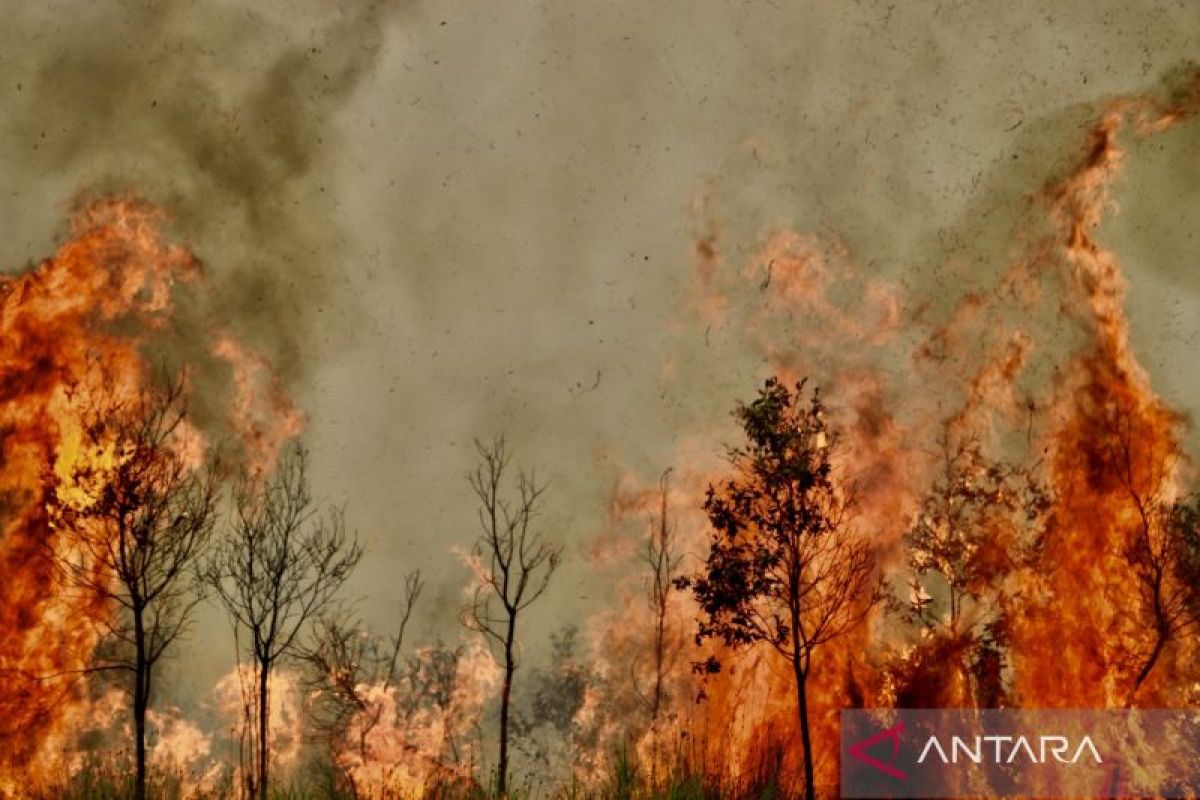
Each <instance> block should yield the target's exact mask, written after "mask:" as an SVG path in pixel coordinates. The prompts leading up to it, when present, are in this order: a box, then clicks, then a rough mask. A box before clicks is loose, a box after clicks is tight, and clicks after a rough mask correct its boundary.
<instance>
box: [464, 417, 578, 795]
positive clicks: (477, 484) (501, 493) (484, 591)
mask: <svg viewBox="0 0 1200 800" xmlns="http://www.w3.org/2000/svg"><path fill="white" fill-rule="evenodd" d="M475 446H476V449H477V450H478V452H479V465H478V466H477V467H476V468H475V470H474V471H473V472H471V473H470V474H469V475H468V476H467V479H468V482H469V483H470V485H471V489H472V491H473V492H474V493H475V497H476V498H477V499H478V501H479V525H480V528H481V533H480V535H479V537H478V539H476V541H475V545H474V547H473V548H472V551H471V554H472V557H473V558H474V559H475V562H476V565H477V570H478V575H477V578H478V580H479V584H478V585H477V586H476V588H475V594H474V596H473V598H472V601H471V603H470V604H469V605H468V606H467V607H466V608H465V609H464V610H463V614H462V621H463V625H464V626H465V627H466V628H468V629H469V630H472V631H475V632H478V633H481V634H483V636H484V637H485V638H486V639H487V641H488V644H489V646H490V647H491V648H492V656H493V658H495V659H496V663H497V664H499V665H500V666H501V667H502V668H503V670H504V683H503V686H502V688H501V694H500V730H499V736H498V738H499V742H498V750H499V755H498V758H497V765H496V794H497V796H498V797H501V798H503V797H507V794H508V761H509V757H508V744H509V741H508V739H509V713H510V706H511V702H512V685H513V675H514V673H515V672H516V669H517V666H518V653H517V623H518V621H519V618H520V616H521V613H522V612H524V611H525V610H526V609H528V608H529V607H530V606H531V605H533V604H534V603H535V602H536V601H537V600H538V598H540V597H541V596H542V595H543V594H545V592H546V589H547V588H548V587H549V585H550V579H551V577H553V575H554V572H555V570H557V569H558V565H559V563H560V561H561V559H562V550H561V548H559V547H557V546H555V545H552V544H549V543H548V542H546V541H545V540H544V539H543V538H542V536H541V534H540V533H538V532H537V531H536V530H535V529H534V521H535V519H536V518H537V516H538V514H539V513H540V511H541V503H542V497H543V495H544V493H545V490H546V485H545V484H539V483H538V482H537V480H536V478H535V476H534V475H533V474H532V473H527V472H525V471H523V470H521V471H518V472H517V475H516V481H515V487H514V488H515V491H514V492H512V494H511V495H509V496H506V494H505V489H504V482H505V479H506V477H507V476H508V474H509V471H510V468H511V457H510V454H509V452H508V449H507V447H506V446H505V443H504V439H503V437H497V438H496V439H494V440H493V441H492V443H491V444H486V445H485V444H483V443H481V442H478V441H476V443H475Z"/></svg>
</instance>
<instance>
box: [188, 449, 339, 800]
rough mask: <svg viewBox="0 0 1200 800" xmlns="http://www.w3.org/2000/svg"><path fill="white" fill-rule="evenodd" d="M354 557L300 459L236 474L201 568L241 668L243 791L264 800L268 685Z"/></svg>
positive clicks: (288, 454) (290, 454)
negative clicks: (221, 533)
mask: <svg viewBox="0 0 1200 800" xmlns="http://www.w3.org/2000/svg"><path fill="white" fill-rule="evenodd" d="M361 556H362V548H361V547H360V546H359V544H358V540H357V537H355V536H354V535H353V534H350V533H347V531H346V522H345V514H344V512H343V510H342V509H340V508H331V509H329V511H328V512H327V513H325V514H322V513H320V511H319V509H318V508H317V506H316V502H315V500H314V498H313V495H312V489H311V487H310V484H309V478H308V451H307V450H305V449H304V448H303V447H302V446H301V445H299V444H294V445H292V446H290V447H289V448H288V449H287V450H286V451H285V452H284V453H283V455H282V457H281V459H280V462H279V465H278V467H277V468H276V470H275V472H274V473H273V474H271V475H269V476H255V475H243V476H242V477H241V479H240V480H239V483H238V486H237V488H236V490H235V493H234V503H233V513H232V521H231V524H230V526H229V529H228V532H227V535H226V536H225V537H224V538H223V539H222V541H221V542H220V544H219V546H218V547H217V548H216V550H215V553H214V555H213V556H212V558H211V559H210V561H209V563H208V564H207V566H206V569H205V575H206V578H207V580H208V582H209V583H210V584H211V585H212V587H213V588H214V589H215V591H216V594H217V597H218V598H219V599H220V601H221V604H222V605H223V606H224V608H225V611H226V612H227V613H228V614H229V617H230V620H231V622H232V623H233V626H234V633H235V636H236V638H237V640H238V642H239V649H240V650H241V651H243V652H244V653H245V655H246V657H247V659H248V660H249V661H250V663H251V669H252V671H251V680H252V682H253V685H252V688H251V692H252V695H253V699H254V703H252V704H251V706H252V711H253V714H252V715H253V717H254V718H253V719H247V720H246V722H247V732H246V733H247V735H248V736H249V739H250V742H251V759H252V764H253V769H251V770H248V771H247V774H246V784H247V790H248V791H249V792H250V794H251V796H254V795H255V794H257V796H258V797H259V798H262V799H263V800H265V798H266V797H267V791H268V783H269V778H270V753H271V750H270V742H269V736H270V730H269V719H270V708H271V705H270V678H271V674H272V671H273V670H274V669H275V667H276V665H277V664H278V663H279V662H280V660H281V659H284V658H285V657H288V656H290V655H294V654H295V653H296V651H297V648H298V644H299V641H300V636H301V633H302V631H304V630H305V628H306V626H307V624H308V623H309V622H310V621H311V620H313V619H315V618H317V617H318V616H319V615H320V614H321V613H322V612H323V611H325V610H326V609H328V608H329V607H330V606H331V604H332V603H334V601H335V599H336V595H337V591H338V590H339V589H340V588H341V586H342V584H343V583H345V581H346V579H347V578H348V577H349V576H350V573H351V572H352V570H353V569H354V567H355V565H356V564H358V561H359V559H360V558H361Z"/></svg>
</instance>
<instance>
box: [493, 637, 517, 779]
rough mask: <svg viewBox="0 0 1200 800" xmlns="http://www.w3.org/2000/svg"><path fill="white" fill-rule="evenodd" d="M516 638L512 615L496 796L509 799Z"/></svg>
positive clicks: (507, 648) (505, 647)
mask: <svg viewBox="0 0 1200 800" xmlns="http://www.w3.org/2000/svg"><path fill="white" fill-rule="evenodd" d="M515 638H516V620H515V619H513V616H512V615H510V616H509V619H508V635H507V636H506V637H505V640H504V690H503V692H502V693H501V695H500V759H499V764H498V765H497V771H498V774H497V775H496V796H497V797H500V798H506V797H508V703H509V698H510V697H511V696H512V681H513V672H514V670H515V669H516V665H515V664H514V663H513V641H514V640H515Z"/></svg>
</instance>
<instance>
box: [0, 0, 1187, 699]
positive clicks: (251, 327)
mask: <svg viewBox="0 0 1200 800" xmlns="http://www.w3.org/2000/svg"><path fill="white" fill-rule="evenodd" d="M5 6H6V7H5V8H4V19H5V22H4V24H3V26H0V75H3V79H2V81H0V104H2V108H3V115H2V116H0V136H2V139H0V142H2V145H3V146H2V147H0V170H2V174H3V176H4V184H5V185H4V189H5V191H4V192H3V193H2V195H0V204H2V205H0V233H2V235H0V263H2V264H3V265H5V267H7V268H10V269H12V270H18V269H21V268H23V267H24V266H26V265H27V264H28V263H30V262H31V261H36V260H38V259H40V258H43V257H45V256H47V255H49V254H50V253H51V252H52V251H53V248H54V245H55V242H56V241H58V240H59V238H60V237H61V235H62V234H63V232H64V226H65V220H66V215H67V210H68V208H69V206H70V202H71V200H72V198H73V197H75V196H76V195H77V194H78V193H79V192H81V191H92V192H106V191H113V190H120V191H133V192H136V193H139V194H141V195H143V196H145V197H147V198H149V199H151V200H153V201H155V202H158V203H160V204H162V205H164V206H165V207H167V208H168V209H169V210H170V212H171V213H172V215H173V217H174V219H175V234H176V236H177V237H178V238H179V239H180V240H181V241H183V242H185V243H187V244H189V246H191V247H192V248H193V249H194V250H195V252H196V253H197V254H198V255H199V256H200V257H201V258H202V259H203V261H204V262H205V265H206V269H207V271H208V275H209V278H208V286H207V287H206V289H205V291H204V292H201V293H200V294H199V299H197V300H196V301H195V303H196V304H197V305H198V306H199V308H198V309H193V310H194V311H195V313H196V315H197V318H202V319H209V320H218V321H219V322H220V323H221V324H222V325H226V326H228V327H229V328H231V329H232V330H234V331H236V333H237V335H238V336H239V337H240V338H242V339H243V340H245V341H246V342H248V343H250V344H252V345H253V346H255V347H257V348H258V349H259V350H260V351H261V352H263V353H265V354H267V355H269V356H270V358H271V359H272V361H273V362H274V363H275V364H276V365H277V367H278V368H279V370H280V372H281V375H282V376H283V378H284V379H285V381H286V383H287V386H288V387H289V390H290V392H291V393H292V396H293V398H294V399H295V401H296V403H297V404H298V405H299V406H300V407H301V408H302V409H304V411H305V412H306V414H307V415H308V430H307V433H306V438H307V441H308V442H309V444H311V446H312V447H313V450H314V460H315V472H316V475H315V482H316V486H317V489H318V491H319V492H320V493H321V494H322V495H324V496H325V497H327V498H328V499H329V500H331V501H335V502H339V503H340V502H345V503H346V504H347V508H348V514H349V519H350V520H351V522H352V523H353V525H354V527H355V528H356V529H357V530H358V531H359V533H360V535H361V536H362V537H363V539H364V540H365V542H366V543H367V546H368V557H367V559H366V561H365V563H364V564H362V566H361V567H360V569H359V572H358V574H357V576H356V578H355V580H354V582H353V583H352V585H351V586H350V587H349V595H350V596H352V597H361V598H362V600H361V605H360V609H361V611H362V613H363V615H364V617H365V618H366V619H367V621H368V622H369V623H370V624H371V625H373V626H374V627H376V628H377V629H378V630H379V631H380V632H384V631H386V630H387V629H388V625H389V623H390V621H391V619H390V614H391V612H392V609H393V607H394V604H395V603H396V601H397V600H398V599H399V596H400V590H401V582H400V580H399V579H398V576H399V575H400V574H401V573H402V572H404V571H405V570H407V569H410V568H415V567H419V568H421V569H422V570H423V571H424V572H425V574H426V575H427V577H428V578H429V579H430V590H429V592H428V594H427V596H426V598H425V605H424V606H423V607H422V608H420V609H419V611H418V614H419V615H420V616H421V619H422V623H421V625H420V626H419V627H420V631H419V633H420V635H421V637H423V638H433V637H438V636H440V637H442V638H445V639H453V638H455V637H457V636H459V635H460V634H459V631H458V629H457V625H456V621H455V620H456V610H457V607H458V604H459V603H460V600H461V592H462V587H463V586H464V584H465V582H466V580H467V578H468V573H467V572H466V570H465V569H464V568H463V566H462V564H461V560H460V559H459V557H458V556H456V555H455V554H454V553H453V552H452V550H453V549H454V548H456V547H459V548H465V547H466V546H468V545H469V543H470V541H471V540H472V538H473V537H474V535H475V527H474V526H475V516H474V509H473V504H472V499H471V497H470V495H469V491H468V489H467V485H466V482H465V480H464V477H463V476H464V473H465V472H466V470H467V469H468V468H470V466H471V465H472V463H473V450H472V445H471V442H472V439H473V438H474V437H490V436H491V435H492V434H494V433H498V432H504V433H505V434H507V436H508V438H509V441H510V444H511V445H512V447H513V448H514V450H515V453H516V456H517V459H518V460H519V461H521V462H523V463H526V464H529V465H536V466H537V468H538V470H539V473H540V474H541V475H542V476H543V477H545V478H548V479H549V480H550V482H551V487H550V491H549V494H548V506H547V513H546V515H545V516H544V518H543V523H544V528H545V530H546V531H547V533H548V534H549V535H550V536H551V537H552V538H556V539H558V540H559V541H561V542H563V543H564V544H565V546H566V563H565V565H564V567H563V570H562V572H561V574H560V575H559V577H558V579H557V581H556V583H555V586H554V588H553V590H552V591H553V597H554V599H553V600H552V601H548V602H547V603H546V604H545V607H543V608H542V609H541V610H540V611H539V614H538V616H537V617H536V625H535V626H533V627H531V628H529V629H527V630H528V636H529V639H530V646H531V647H537V643H538V642H540V641H542V640H544V639H545V635H546V633H547V632H548V631H549V630H551V629H553V628H555V627H557V626H559V625H562V624H565V623H568V622H571V621H574V620H576V619H577V618H578V615H579V614H580V613H586V612H588V611H592V610H595V609H597V608H599V607H601V606H602V605H603V604H604V602H605V601H606V600H607V599H609V598H611V590H610V589H609V588H608V587H607V585H606V583H604V582H602V581H598V580H595V579H593V578H591V577H589V576H590V573H591V572H592V566H591V564H590V562H589V554H590V553H591V547H590V545H591V543H592V542H593V541H594V540H595V538H596V537H597V535H598V534H600V533H601V532H602V531H603V530H604V529H605V527H606V526H607V525H608V524H609V520H608V517H607V513H608V512H607V506H608V502H609V499H610V497H611V494H612V491H613V488H614V486H615V485H616V483H617V481H618V480H619V479H621V477H622V476H624V475H626V474H634V475H636V476H640V477H642V478H644V479H647V480H653V478H654V476H656V475H657V474H658V472H660V471H661V470H662V469H663V468H665V467H667V466H671V465H672V464H675V465H676V466H680V465H679V464H678V463H677V462H678V459H679V458H680V453H681V452H688V451H689V447H700V448H701V449H703V448H705V447H707V448H708V450H709V452H715V451H716V450H718V449H719V447H720V444H721V442H722V441H723V438H722V437H725V438H726V439H731V438H732V437H733V435H734V433H735V431H734V429H733V425H732V423H731V422H730V421H729V420H728V417H727V412H728V410H729V409H730V408H731V407H732V404H733V403H734V401H735V400H736V399H738V398H744V397H747V396H749V395H750V394H751V393H752V392H753V390H754V388H755V385H756V383H757V381H759V380H760V379H761V378H762V377H764V374H765V369H766V367H765V365H764V360H763V357H762V356H761V355H760V354H759V353H757V352H756V351H755V350H754V349H753V348H751V347H748V346H747V345H746V343H745V341H744V340H743V339H742V338H741V337H739V336H737V335H735V334H733V333H730V332H727V331H722V330H715V331H714V330H711V329H710V330H708V331H707V332H706V326H705V324H703V322H698V321H697V319H696V315H695V313H694V310H692V309H690V308H689V303H688V298H689V297H690V296H691V293H692V291H693V288H694V286H695V283H696V273H695V263H694V262H695V246H696V241H697V239H698V238H703V237H706V236H709V235H713V234H715V235H716V237H717V241H718V243H719V244H718V249H719V251H720V253H721V257H722V263H723V264H724V265H725V266H726V267H728V268H729V269H732V270H735V271H736V270H737V269H739V268H740V266H741V263H742V262H743V261H744V260H746V259H748V258H749V257H750V255H751V254H752V253H753V252H754V251H755V250H756V249H757V248H758V247H759V245H760V244H761V241H762V239H763V237H765V236H767V235H769V234H771V233H772V232H776V231H779V230H784V229H793V230H796V231H798V232H801V233H808V232H811V233H815V234H817V235H820V236H822V237H824V238H826V239H828V240H836V241H839V242H840V243H841V245H843V246H844V247H845V248H846V250H847V252H848V257H849V259H850V260H852V261H853V263H855V264H856V265H857V266H858V269H859V270H860V272H861V274H863V275H864V276H868V277H871V278H875V277H878V278H881V279H886V280H888V281H889V282H891V283H892V284H894V285H895V286H897V287H899V288H900V290H901V291H902V293H903V295H904V296H905V297H906V298H907V299H908V302H910V303H911V304H912V305H914V306H916V305H921V304H928V306H929V308H930V309H931V311H930V312H929V313H930V314H931V315H932V316H933V317H936V315H937V313H938V309H939V308H944V307H946V306H948V305H949V304H951V303H953V302H954V301H955V300H957V299H958V298H959V297H960V296H961V295H962V293H963V292H965V291H967V290H968V289H975V288H982V287H986V286H988V285H989V278H991V277H992V276H994V275H995V274H996V273H997V272H998V271H999V270H1000V269H1001V268H1002V267H1003V266H1004V263H1005V259H1006V258H1007V257H1009V256H1010V255H1011V254H1012V248H1013V245H1012V232H1013V228H1014V226H1015V225H1017V224H1018V222H1019V221H1020V219H1021V218H1022V215H1024V214H1025V213H1026V212H1027V208H1028V197H1029V196H1030V195H1031V194H1033V193H1034V192H1036V191H1037V190H1038V189H1039V188H1040V187H1041V186H1042V185H1043V184H1044V183H1045V182H1046V181H1047V180H1048V179H1050V178H1052V177H1054V176H1055V175H1056V174H1057V173H1058V172H1059V171H1060V170H1061V169H1062V168H1063V167H1064V165H1065V164H1067V163H1069V162H1070V161H1072V160H1073V159H1074V158H1076V157H1077V155H1078V153H1079V148H1080V147H1081V146H1082V145H1083V141H1084V134H1085V128H1086V126H1087V124H1089V123H1090V122H1091V121H1092V119H1093V118H1094V117H1095V115H1096V113H1097V110H1098V109H1099V108H1100V107H1101V106H1102V105H1103V103H1104V102H1105V101H1106V100H1108V99H1110V98H1112V97H1114V96H1118V95H1127V94H1140V93H1144V92H1151V91H1157V90H1159V89H1160V88H1161V87H1163V86H1164V85H1169V84H1170V82H1171V81H1172V79H1173V76H1174V75H1177V74H1179V73H1180V72H1181V71H1184V70H1186V69H1187V68H1188V66H1189V59H1190V58H1192V57H1193V56H1195V55H1196V54H1195V52H1194V48H1195V45H1196V41H1197V38H1196V37H1197V33H1200V7H1197V6H1196V5H1194V4H1192V3H1188V2H1171V3H1166V2H1164V3H1151V2H1143V3H1138V4H1130V3H1125V2H1098V1H1097V0H1087V1H1086V2H1052V3H1051V2H1047V3H1032V2H1006V3H983V2H924V1H923V2H912V3H889V2H879V3H873V2H833V0H824V1H823V2H806V3H799V2H797V3H780V2H744V3H732V2H721V3H718V2H709V3H677V2H653V3H644V2H642V3H633V2H611V3H599V2H559V3H550V4H541V3H526V2H508V3H491V2H454V3H450V2H445V3H425V2H413V3H399V4H394V5H387V4H368V3H364V2H351V3H342V4H334V3H328V2H326V3H319V2H313V3H309V2H299V1H296V2H284V3H274V4H254V5H251V4H234V3H216V2H200V3H173V4H163V5H158V4H145V3H113V2H101V3H90V4H81V3H62V2H59V3H45V4H38V5H36V6H35V5H33V4H18V3H13V2H8V3H6V4H5ZM1198 149H1200V127H1198V126H1197V125H1194V124H1193V125H1180V126H1177V127H1176V128H1174V129H1172V130H1171V131H1169V132H1168V133H1166V134H1163V135H1161V136H1158V137H1155V138H1153V139H1150V140H1146V141H1144V142H1141V143H1136V144H1131V145H1130V151H1129V155H1128V165H1127V168H1126V171H1125V172H1124V173H1123V176H1122V178H1121V179H1120V181H1119V183H1118V185H1117V189H1116V200H1117V202H1118V204H1119V207H1120V213H1119V214H1117V215H1116V216H1115V217H1113V219H1112V221H1111V222H1109V223H1107V224H1106V227H1105V228H1104V229H1103V231H1102V232H1101V235H1102V237H1103V238H1104V239H1105V241H1106V242H1107V243H1109V244H1111V245H1112V246H1113V247H1114V248H1115V249H1116V250H1117V251H1118V252H1119V253H1120V254H1121V256H1122V258H1123V260H1124V263H1125V264H1126V266H1127V268H1128V272H1129V277H1130V283H1131V287H1130V308H1129V313H1130V318H1131V324H1132V327H1133V331H1134V340H1135V341H1134V344H1135V346H1136V348H1137V350H1138V353H1139V356H1140V358H1141V360H1142V362H1143V364H1144V365H1145V366H1146V367H1147V368H1148V370H1149V371H1150V374H1151V377H1152V379H1153V381H1154V384H1155V387H1156V389H1157V390H1158V391H1159V392H1160V393H1161V394H1162V395H1163V396H1164V398H1165V399H1166V400H1167V401H1168V402H1170V403H1172V404H1174V405H1176V406H1177V407H1180V408H1182V409H1185V410H1195V409H1197V408H1200V401H1196V400H1194V399H1193V394H1194V392H1195V390H1196V381H1195V380H1194V378H1193V376H1192V374H1191V370H1190V365H1191V364H1192V363H1193V353H1194V352H1195V346H1196V337H1197V335H1198V334H1200V313H1197V312H1198V311H1200V308H1198V306H1200V303H1198V300H1197V290H1198V289H1200V272H1198V271H1197V270H1196V269H1195V268H1194V264H1195V257H1196V254H1197V253H1198V252H1200V242H1197V241H1196V240H1195V237H1194V232H1195V230H1196V229H1197V227H1198V223H1200V205H1198V204H1197V201H1198V199H1200V197H1198V195H1197V192H1198V191H1200V180H1198V178H1200V158H1197V156H1198V154H1200V152H1198ZM180 346H181V347H184V348H186V343H184V344H182V345H180ZM894 368H895V369H897V370H902V369H903V368H904V367H903V365H901V364H897V365H895V367H894ZM836 389H837V387H830V390H831V393H832V396H833V397H834V402H836V398H837V390H836ZM210 402H212V403H214V404H215V403H216V402H217V401H216V400H215V399H213V400H211V401H210ZM697 442H699V444H697ZM186 657H188V658H193V657H198V658H200V659H201V663H202V664H203V665H204V668H203V669H200V670H196V671H192V672H191V673H190V678H189V680H190V681H191V682H192V683H194V685H190V684H189V686H190V689H191V690H193V691H202V690H203V687H204V686H207V685H210V684H211V679H212V677H213V676H215V675H216V674H218V673H219V672H222V671H224V670H225V669H226V668H227V667H228V664H229V661H230V660H231V658H232V641H231V639H230V637H229V635H228V629H227V627H226V626H225V625H224V624H223V623H222V622H221V621H220V617H219V615H217V613H216V612H215V611H210V612H208V613H207V614H206V616H205V617H204V619H203V620H201V624H200V625H199V627H198V629H197V631H196V633H195V636H194V637H193V641H192V642H191V644H190V645H189V647H188V648H187V655H186Z"/></svg>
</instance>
